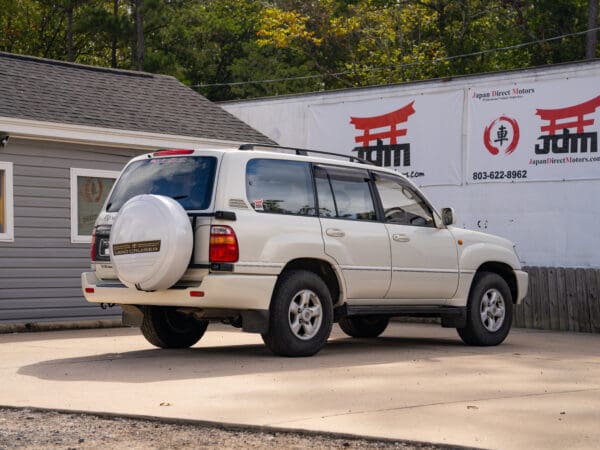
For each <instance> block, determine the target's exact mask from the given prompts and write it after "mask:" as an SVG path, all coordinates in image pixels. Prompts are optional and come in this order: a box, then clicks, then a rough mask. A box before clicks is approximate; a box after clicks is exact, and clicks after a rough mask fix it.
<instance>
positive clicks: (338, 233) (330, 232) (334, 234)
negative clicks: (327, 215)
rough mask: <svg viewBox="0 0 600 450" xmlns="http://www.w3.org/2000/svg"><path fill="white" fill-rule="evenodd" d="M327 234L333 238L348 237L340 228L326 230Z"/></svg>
mask: <svg viewBox="0 0 600 450" xmlns="http://www.w3.org/2000/svg"><path fill="white" fill-rule="evenodd" d="M325 234H327V236H331V237H344V236H346V233H344V232H343V231H342V230H340V229H339V228H327V230H325Z"/></svg>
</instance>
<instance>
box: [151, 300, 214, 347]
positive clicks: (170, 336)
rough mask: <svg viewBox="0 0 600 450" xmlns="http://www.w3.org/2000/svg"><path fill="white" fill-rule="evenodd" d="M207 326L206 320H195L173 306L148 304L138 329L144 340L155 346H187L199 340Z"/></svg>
mask: <svg viewBox="0 0 600 450" xmlns="http://www.w3.org/2000/svg"><path fill="white" fill-rule="evenodd" d="M207 327H208V321H207V320H197V319H195V318H194V317H192V316H190V315H188V314H182V313H180V312H177V310H176V309H175V308H169V307H165V306H148V307H146V309H145V311H144V320H143V321H142V326H141V327H140V329H141V330H142V334H143V335H144V337H145V338H146V340H147V341H148V342H150V343H151V344H152V345H155V346H156V347H160V348H187V347H191V346H192V345H194V344H195V343H196V342H198V341H199V340H200V338H201V337H202V336H203V335H204V332H205V331H206V328H207Z"/></svg>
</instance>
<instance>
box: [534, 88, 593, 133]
mask: <svg viewBox="0 0 600 450" xmlns="http://www.w3.org/2000/svg"><path fill="white" fill-rule="evenodd" d="M598 106H600V95H598V96H597V97H594V98H593V99H591V100H588V101H586V102H583V103H580V104H579V105H573V106H569V107H566V108H559V109H537V110H536V112H535V114H536V115H538V116H540V118H541V119H542V120H547V121H548V122H550V123H549V124H548V125H544V126H542V127H541V131H542V133H543V132H548V134H549V135H550V136H554V135H555V134H556V131H557V130H558V131H560V130H564V129H569V128H576V129H577V131H576V133H584V127H586V126H589V125H594V119H586V118H585V115H586V114H592V113H593V112H594V111H596V108H598ZM570 118H574V119H575V120H571V121H567V122H562V123H557V121H558V120H561V119H570Z"/></svg>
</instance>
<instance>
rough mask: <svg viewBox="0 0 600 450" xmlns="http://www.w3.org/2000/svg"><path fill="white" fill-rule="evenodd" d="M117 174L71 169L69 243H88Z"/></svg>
mask: <svg viewBox="0 0 600 450" xmlns="http://www.w3.org/2000/svg"><path fill="white" fill-rule="evenodd" d="M118 174H119V173H118V172H112V171H104V170H92V169H71V241H72V242H90V241H91V235H92V230H93V228H94V223H95V222H96V218H97V217H98V214H99V213H100V210H101V209H102V206H103V205H104V202H105V201H106V197H107V196H108V194H109V193H110V190H111V189H112V186H113V184H114V183H115V179H116V178H117V176H118Z"/></svg>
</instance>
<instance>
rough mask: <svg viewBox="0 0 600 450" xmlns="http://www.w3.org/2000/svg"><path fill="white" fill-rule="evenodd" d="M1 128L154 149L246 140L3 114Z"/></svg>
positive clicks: (48, 138)
mask: <svg viewBox="0 0 600 450" xmlns="http://www.w3.org/2000/svg"><path fill="white" fill-rule="evenodd" d="M1 132H4V133H6V134H8V135H9V136H11V137H16V138H25V139H34V140H45V141H54V142H68V143H75V144H86V145H90V144H91V145H101V146H110V147H124V148H135V149H140V150H153V149H157V148H165V147H178V148H196V149H198V148H199V149H202V148H232V147H237V146H239V145H240V144H241V143H242V142H240V141H226V140H217V139H206V138H201V137H193V136H176V135H170V134H159V133H148V132H144V131H130V130H117V129H114V128H99V127H90V126H85V125H72V124H65V123H57V122H40V121H37V120H28V119H16V118H13V117H0V133H1Z"/></svg>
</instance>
